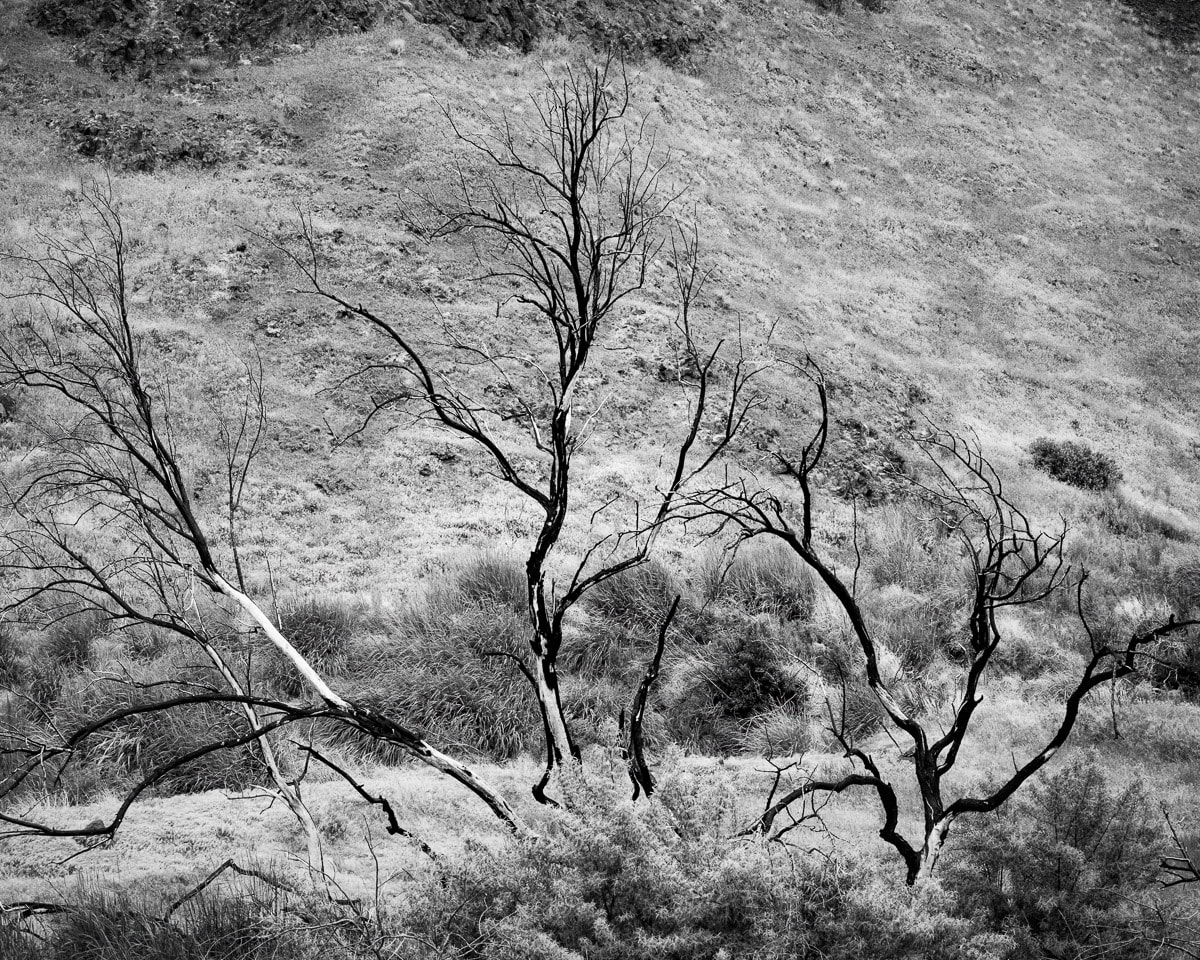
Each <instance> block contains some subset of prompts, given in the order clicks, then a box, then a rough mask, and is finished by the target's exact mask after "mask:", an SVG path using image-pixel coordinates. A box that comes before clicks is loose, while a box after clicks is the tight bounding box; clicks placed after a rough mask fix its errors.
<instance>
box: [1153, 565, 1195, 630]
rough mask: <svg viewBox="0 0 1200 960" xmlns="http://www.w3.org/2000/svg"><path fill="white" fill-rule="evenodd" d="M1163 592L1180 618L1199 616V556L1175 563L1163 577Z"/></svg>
mask: <svg viewBox="0 0 1200 960" xmlns="http://www.w3.org/2000/svg"><path fill="white" fill-rule="evenodd" d="M1162 588H1163V593H1164V594H1165V595H1166V598H1167V600H1168V602H1169V603H1170V604H1171V608H1172V609H1173V610H1174V612H1175V614H1176V616H1178V617H1179V618H1180V619H1181V620H1182V619H1186V618H1189V617H1194V616H1200V557H1194V558H1192V559H1189V560H1185V561H1183V562H1181V563H1177V564H1175V565H1174V566H1173V567H1171V568H1170V570H1168V571H1167V573H1166V575H1165V576H1164V577H1163V583H1162Z"/></svg>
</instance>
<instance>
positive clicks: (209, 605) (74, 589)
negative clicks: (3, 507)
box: [0, 187, 525, 867]
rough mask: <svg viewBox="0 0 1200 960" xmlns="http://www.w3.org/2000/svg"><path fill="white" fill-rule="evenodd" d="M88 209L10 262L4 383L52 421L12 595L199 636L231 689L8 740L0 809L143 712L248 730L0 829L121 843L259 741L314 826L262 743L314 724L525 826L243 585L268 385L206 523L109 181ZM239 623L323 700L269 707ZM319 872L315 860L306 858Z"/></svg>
mask: <svg viewBox="0 0 1200 960" xmlns="http://www.w3.org/2000/svg"><path fill="white" fill-rule="evenodd" d="M84 201H85V203H86V205H87V211H86V216H85V217H84V218H81V228H82V234H81V237H80V238H77V239H74V240H72V239H64V238H61V237H60V238H44V240H45V246H44V249H42V250H40V251H38V252H37V253H36V254H30V253H23V254H15V255H10V256H8V257H7V258H6V260H7V265H8V266H9V267H12V268H15V269H17V270H18V271H19V272H21V273H22V274H23V275H24V277H25V280H26V284H27V285H26V286H25V287H24V288H22V289H21V290H19V291H18V292H16V293H12V294H6V295H5V300H6V301H7V302H9V303H10V304H11V305H12V307H11V309H10V310H9V311H8V318H7V321H6V324H5V330H4V333H3V334H2V335H0V385H3V386H4V387H6V388H9V389H19V390H23V391H26V392H27V393H29V394H31V395H33V396H36V397H38V398H39V399H40V401H41V403H42V404H43V405H44V406H45V408H46V411H47V412H46V413H45V415H44V416H43V417H42V420H41V424H40V426H41V429H42V435H41V438H40V443H39V445H38V446H37V448H36V449H35V450H34V451H33V453H32V454H31V455H30V456H29V457H27V458H26V459H25V462H24V463H23V464H22V465H21V468H20V470H19V471H18V472H17V473H16V475H15V476H13V477H11V478H9V479H8V480H7V481H6V482H5V487H4V489H5V493H6V500H7V505H8V507H9V511H10V515H9V517H8V518H7V519H6V522H5V527H6V529H5V530H4V534H5V549H4V552H3V555H2V557H0V571H2V572H3V573H4V574H5V576H6V579H7V580H8V581H10V582H11V584H12V587H13V589H14V591H15V599H14V601H13V603H12V606H15V607H20V608H23V609H26V610H29V609H35V608H36V609H38V610H40V612H41V613H42V615H43V616H48V617H53V616H55V615H56V613H57V612H60V611H63V610H68V609H77V608H78V607H79V606H80V605H81V604H82V605H85V606H87V607H89V608H91V609H95V610H99V611H101V612H102V613H103V614H104V615H105V616H106V617H108V618H109V619H110V620H111V621H112V622H113V623H114V624H116V625H117V626H118V627H121V626H129V625H135V624H136V625H144V626H146V627H150V628H153V629H157V630H161V631H166V632H168V633H172V634H175V635H177V636H181V637H183V638H185V639H187V640H189V641H192V642H194V643H196V644H198V645H199V646H200V648H201V649H202V650H204V652H205V654H206V655H207V656H208V657H209V659H210V661H211V662H212V663H213V665H214V668H215V670H216V672H217V673H218V674H219V676H220V677H221V681H222V684H223V686H224V688H225V689H224V690H220V689H217V688H215V687H214V688H208V689H203V690H199V691H197V692H196V693H195V694H192V695H187V696H182V697H174V698H170V699H167V700H163V701H160V702H157V703H152V704H148V705H144V706H138V707H134V708H131V709H129V710H122V711H118V712H117V713H116V714H114V715H112V716H110V717H106V718H103V719H102V720H101V721H99V722H98V723H96V724H91V725H89V727H88V728H86V729H83V730H78V731H64V732H63V735H62V736H61V737H59V738H57V740H55V739H53V738H52V739H51V740H49V741H47V742H33V741H31V742H29V743H26V744H21V743H16V744H12V743H10V744H9V745H8V746H7V747H6V750H5V752H6V753H7V754H8V755H9V759H10V760H14V759H15V761H16V764H15V772H14V773H13V774H12V775H11V776H10V777H8V778H7V779H6V780H5V781H4V782H2V783H0V801H2V800H3V798H4V796H5V795H11V794H12V793H13V792H14V791H15V790H17V789H18V788H19V787H20V786H21V785H22V784H23V783H25V782H26V781H27V780H28V779H29V778H30V777H31V776H32V775H34V774H35V773H36V772H37V771H39V770H43V769H45V765H46V764H51V765H53V764H64V763H68V762H70V761H71V759H72V757H73V756H74V755H75V753H76V751H77V750H78V748H79V746H80V744H81V743H82V742H83V739H81V738H84V739H86V737H87V736H91V735H93V734H95V733H96V732H97V731H99V730H102V729H104V728H105V727H106V726H109V725H111V724H114V723H119V722H120V721H121V720H122V719H125V718H127V717H129V716H131V715H133V714H136V713H147V712H152V711H158V710H172V709H181V708H185V707H187V706H189V705H192V704H195V703H206V702H207V703H218V704H229V705H230V706H231V707H232V708H234V709H238V710H240V711H242V712H243V714H244V716H245V719H246V730H245V733H244V734H242V735H240V736H236V737H231V738H228V739H227V740H224V741H221V742H216V743H211V744H206V745H203V746H201V747H199V748H197V749H196V750H194V751H191V752H189V753H187V754H186V755H183V756H180V757H176V758H174V759H173V760H171V761H170V762H168V763H166V764H164V765H162V766H160V767H159V768H157V769H155V770H152V771H151V772H150V774H149V775H148V776H147V777H145V778H144V779H143V780H142V781H141V782H139V783H138V784H136V785H135V786H134V787H133V788H132V789H131V790H130V791H129V792H128V794H127V795H126V796H125V798H124V799H123V802H122V804H121V806H120V808H119V812H118V814H117V815H116V816H115V817H114V818H113V819H111V820H110V821H108V822H103V823H99V824H93V825H89V826H88V827H85V828H71V827H67V828H63V827H55V826H52V825H50V824H46V823H42V822H39V821H37V820H36V819H33V818H31V817H29V816H22V815H18V814H16V813H14V812H12V810H11V809H9V808H8V807H3V808H0V824H3V825H6V828H7V829H4V830H2V831H0V835H2V834H3V833H8V834H13V833H41V834H47V835H60V836H62V835H72V836H84V837H87V836H105V835H111V834H112V833H113V831H115V830H116V829H117V827H118V826H119V824H120V822H121V819H122V818H123V817H124V815H125V813H126V811H127V810H128V808H129V805H130V804H131V803H132V802H133V801H134V800H135V799H136V798H137V796H138V795H139V794H140V793H141V792H143V791H144V790H146V789H148V788H149V787H151V786H153V785H154V784H155V783H157V782H158V781H160V780H161V779H162V778H163V777H164V776H166V775H167V774H169V773H170V772H171V771H172V770H174V769H176V768H177V767H179V766H180V765H184V764H187V763H190V762H192V761H194V760H196V759H198V758H200V757H202V756H207V755H208V754H210V753H213V752H216V751H219V750H226V749H230V748H233V747H238V746H241V745H243V744H248V743H258V744H260V749H261V750H262V751H263V755H264V760H265V762H266V764H267V766H268V768H269V769H270V771H271V774H272V776H273V777H274V778H275V786H276V789H277V790H278V791H279V795H280V796H281V797H282V798H283V799H284V800H285V802H287V803H288V806H289V807H291V808H292V809H293V812H295V813H296V814H297V816H298V817H300V819H301V822H302V823H305V824H306V826H307V825H308V824H310V823H311V818H307V812H306V811H304V810H303V804H302V802H301V800H300V796H299V792H298V790H297V789H296V788H295V786H294V785H293V784H288V783H287V782H286V781H285V780H284V779H283V777H282V776H281V775H280V774H279V772H278V764H277V763H276V762H275V760H274V756H273V753H272V747H271V745H270V743H269V735H270V734H272V733H273V732H274V731H277V730H283V729H284V728H286V727H288V726H290V725H292V724H295V723H297V722H301V721H308V720H312V719H314V718H324V719H326V720H328V721H330V722H336V723H341V724H345V725H347V726H350V727H352V728H355V729H357V730H359V731H361V732H363V733H365V734H367V735H368V736H371V737H374V738H377V739H380V740H385V741H389V742H392V743H395V744H397V745H399V746H401V747H402V748H403V749H405V750H406V751H407V752H408V753H409V754H411V755H412V756H414V757H416V758H418V759H420V760H422V761H423V762H425V763H427V764H429V765H430V766H432V767H434V768H436V769H438V770H440V771H442V772H443V773H445V774H446V775H447V776H449V777H450V778H451V779H453V780H455V781H457V782H458V783H460V784H462V785H463V786H465V787H466V788H467V789H468V790H470V791H471V792H472V793H474V794H475V795H476V796H477V797H479V798H480V799H481V800H483V801H484V802H485V803H486V804H487V805H488V806H489V807H490V808H491V810H492V811H493V812H494V813H495V814H496V816H497V817H499V818H500V819H501V820H502V821H503V822H504V823H505V824H506V825H507V826H508V827H509V828H510V829H512V830H513V831H518V832H520V831H524V830H525V827H524V825H523V823H522V822H521V820H520V819H519V818H518V816H517V815H516V814H515V813H514V811H513V810H512V808H511V807H510V806H509V804H508V802H507V801H506V800H505V799H504V797H503V796H501V795H500V793H499V792H497V790H496V789H495V788H494V787H492V786H491V785H490V784H489V783H487V782H486V781H485V780H484V779H482V778H481V777H479V776H478V775H477V774H475V772H474V771H472V770H471V769H470V768H469V767H467V766H466V765H465V764H463V763H462V762H460V761H458V760H456V759H455V758H453V757H451V756H448V755H447V754H445V753H443V752H442V751H440V750H438V749H437V748H436V747H434V746H432V745H431V744H429V743H428V742H427V741H426V740H425V739H424V738H422V737H421V736H419V735H418V734H417V733H416V732H414V731H413V730H412V729H411V728H409V727H408V726H406V725H405V724H404V722H403V721H402V720H399V719H396V718H393V717H390V716H386V715H383V714H380V713H378V712H377V711H374V710H372V709H370V708H367V707H365V706H362V705H360V704H357V703H354V702H352V701H351V700H350V699H348V697H347V696H346V695H345V694H343V693H341V692H339V691H338V690H336V689H334V687H333V686H332V685H331V684H330V682H329V681H328V680H327V679H326V678H325V677H323V676H322V675H321V673H320V672H319V671H318V670H317V669H315V668H314V667H313V665H312V664H311V663H310V662H309V661H308V660H307V659H306V658H305V657H304V656H303V655H302V654H301V653H300V651H299V650H297V649H296V647H295V646H294V645H293V644H292V643H290V642H289V641H288V639H287V638H286V636H284V634H283V633H282V632H281V631H280V630H279V629H278V628H277V626H276V624H275V623H274V621H273V620H272V618H271V617H270V616H269V615H268V614H267V612H266V609H265V606H264V603H263V602H261V601H260V600H258V599H256V598H255V597H254V596H253V595H252V593H251V591H250V590H248V589H247V587H246V583H245V580H244V579H243V576H242V569H241V559H240V557H239V552H238V547H237V534H236V529H237V524H238V517H237V513H238V504H239V503H240V498H241V492H242V489H243V487H244V485H245V483H246V477H247V475H248V472H249V470H250V468H251V465H252V463H253V461H254V458H255V456H256V454H257V452H258V449H259V439H260V437H261V432H262V429H263V423H264V420H263V414H262V393H261V377H260V376H258V375H257V373H256V372H255V371H254V369H253V368H251V370H250V372H249V376H248V382H249V384H250V389H249V392H248V395H247V399H246V403H245V405H244V406H243V407H242V410H241V413H240V415H239V416H236V417H234V418H232V419H231V420H226V421H225V422H224V423H223V425H222V426H221V427H220V428H219V430H218V445H219V446H221V447H222V448H223V451H224V461H225V468H226V469H225V474H226V476H225V479H226V481H227V482H226V487H227V489H226V491H225V493H226V496H225V497H224V498H223V499H224V504H223V506H222V507H221V508H219V509H218V510H216V511H215V515H214V511H213V510H211V509H206V508H205V507H204V506H203V505H202V504H200V503H199V502H198V501H197V499H196V496H195V494H194V493H193V487H192V484H191V481H190V472H189V469H188V465H187V464H186V463H185V460H184V457H183V454H182V453H181V449H180V448H181V443H180V440H179V437H178V436H177V431H179V430H180V426H179V423H180V421H179V416H180V410H178V409H176V406H175V404H174V403H173V400H172V396H171V389H170V384H169V382H168V381H166V380H164V379H162V378H157V379H156V378H155V377H153V376H152V375H150V374H148V373H147V372H146V371H145V370H144V369H143V360H142V355H141V351H140V349H139V342H138V336H137V334H136V332H135V329H134V325H133V321H132V319H131V316H130V304H129V301H128V299H127V289H128V286H129V277H128V275H127V270H128V259H127V242H126V238H125V234H124V230H123V227H122V224H121V219H120V216H119V214H118V211H117V208H116V206H115V204H114V202H113V199H112V197H111V194H110V193H109V191H108V190H106V189H105V188H102V187H96V188H91V189H88V190H86V191H85V194H84ZM22 305H23V306H24V307H26V308H27V309H26V310H24V312H22V311H21V310H20V309H19V308H20V307H21V306H22ZM196 429H198V428H196ZM188 430H189V428H186V427H185V428H184V431H185V436H186V437H187V439H189V440H191V439H194V435H193V434H191V433H190V432H187V431H188ZM222 533H224V534H225V535H224V537H222V536H221V534H222ZM245 621H249V623H250V625H251V626H250V629H249V631H248V632H247V631H245V630H240V631H239V632H240V634H241V637H242V639H243V640H248V641H249V642H250V643H251V644H253V645H259V646H266V645H269V646H270V647H274V648H275V649H276V650H277V651H278V652H279V653H281V654H282V655H283V656H284V657H286V658H287V660H288V661H289V662H290V664H291V666H292V668H293V669H294V670H295V671H296V672H297V674H299V676H300V677H302V678H303V680H304V682H305V684H306V685H307V688H308V689H309V690H310V691H311V693H312V694H313V702H310V703H306V704H303V705H299V706H298V705H296V704H289V703H283V702H279V701H273V700H270V699H266V698H263V697H261V696H257V695H256V694H255V692H254V691H253V690H249V689H246V688H245V681H243V680H241V678H239V677H237V676H236V674H235V672H234V671H233V670H231V669H230V668H229V665H228V664H227V663H226V662H225V658H224V655H223V654H222V653H220V652H219V651H218V650H217V646H216V644H215V643H214V642H213V640H214V636H217V635H219V634H220V632H221V631H220V630H216V631H214V629H213V625H214V624H220V623H224V624H225V625H226V626H225V627H224V628H222V629H224V630H225V632H228V631H229V630H230V629H235V628H236V627H237V624H239V623H241V622H245ZM229 625H233V626H232V627H230V626H229ZM53 772H54V771H53V768H52V769H51V773H52V774H53ZM314 832H315V831H314ZM319 865H320V861H319V859H318V860H317V862H316V863H315V864H314V866H318V867H319Z"/></svg>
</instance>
